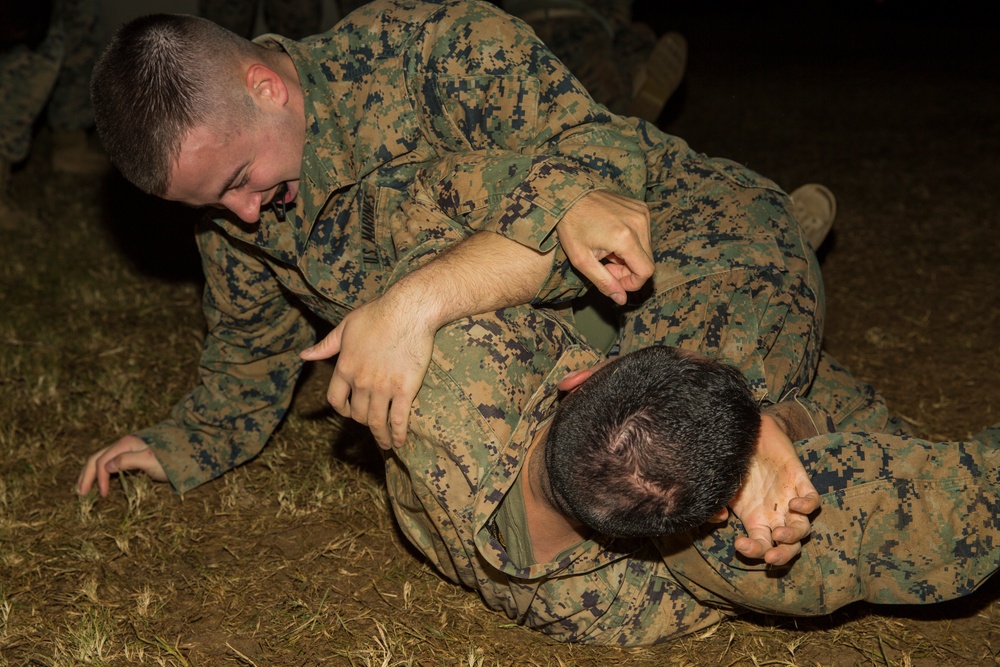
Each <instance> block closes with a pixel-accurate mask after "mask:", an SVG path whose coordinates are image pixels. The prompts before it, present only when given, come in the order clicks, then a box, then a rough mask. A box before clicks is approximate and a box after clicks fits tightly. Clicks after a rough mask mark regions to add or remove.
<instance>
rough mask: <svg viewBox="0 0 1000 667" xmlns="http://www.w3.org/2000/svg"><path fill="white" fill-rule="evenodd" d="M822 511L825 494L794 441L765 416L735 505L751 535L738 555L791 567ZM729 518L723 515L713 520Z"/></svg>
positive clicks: (732, 505)
mask: <svg viewBox="0 0 1000 667" xmlns="http://www.w3.org/2000/svg"><path fill="white" fill-rule="evenodd" d="M819 506H820V499H819V493H818V492H817V491H816V487H814V486H813V484H812V482H811V481H809V476H808V475H807V474H806V470H805V468H804V467H803V466H802V461H800V460H799V457H798V454H797V453H796V452H795V447H794V445H792V441H791V440H790V439H789V438H788V436H786V435H785V433H784V432H783V431H782V430H781V429H780V428H779V427H778V425H777V424H776V423H775V422H774V420H773V419H771V418H770V417H768V416H766V415H765V416H764V417H763V419H762V421H761V432H760V436H759V438H758V440H757V451H756V452H755V453H754V457H753V460H752V461H751V463H750V471H749V472H748V473H747V476H746V479H745V480H744V482H743V486H741V487H740V490H739V492H738V493H737V494H736V497H735V498H734V499H733V500H732V502H730V503H729V507H730V509H732V511H733V513H734V514H735V515H736V516H737V517H738V518H739V519H740V520H741V521H742V522H743V526H744V528H745V529H746V531H747V536H746V537H740V538H737V540H736V550H737V551H739V552H740V553H741V554H743V555H744V556H746V557H748V558H763V559H764V561H765V562H766V563H768V564H770V565H785V564H787V563H788V562H789V561H791V560H792V559H793V558H794V557H795V556H796V555H798V553H799V552H800V551H801V550H802V540H803V539H805V537H806V536H807V535H809V529H810V526H811V524H810V521H809V515H810V514H812V513H813V512H815V511H816V510H817V509H819ZM725 517H726V515H725V513H724V512H722V513H720V514H719V515H716V516H715V517H713V520H718V519H721V520H724V519H725Z"/></svg>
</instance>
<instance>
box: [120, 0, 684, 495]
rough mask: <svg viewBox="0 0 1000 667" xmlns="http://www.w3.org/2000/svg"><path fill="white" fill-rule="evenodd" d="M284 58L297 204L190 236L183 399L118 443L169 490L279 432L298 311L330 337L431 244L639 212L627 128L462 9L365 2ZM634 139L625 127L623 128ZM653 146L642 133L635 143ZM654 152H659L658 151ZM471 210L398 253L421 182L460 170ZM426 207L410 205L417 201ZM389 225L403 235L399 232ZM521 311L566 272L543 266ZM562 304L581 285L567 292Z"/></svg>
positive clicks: (635, 158) (496, 22)
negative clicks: (193, 357)
mask: <svg viewBox="0 0 1000 667" xmlns="http://www.w3.org/2000/svg"><path fill="white" fill-rule="evenodd" d="M260 40H261V42H262V43H264V44H266V45H268V46H271V47H274V48H281V49H284V50H285V51H286V52H287V53H288V54H289V55H290V56H291V58H292V59H293V61H294V62H295V65H296V67H297V69H298V74H299V79H300V81H301V83H302V84H303V89H304V92H305V96H306V97H305V108H306V121H307V135H308V136H307V141H306V146H305V149H304V157H303V164H302V173H301V178H300V194H299V197H298V199H297V201H296V208H295V210H294V214H292V212H291V211H290V212H289V215H288V219H287V220H286V221H284V222H282V221H279V220H277V218H276V217H275V214H274V213H273V212H271V211H265V212H263V214H262V216H261V219H260V221H259V222H258V223H257V224H253V225H246V224H242V223H239V222H234V221H232V220H228V219H219V220H215V221H212V222H211V223H207V224H205V225H204V226H203V227H202V228H201V229H200V230H199V232H198V244H199V249H200V252H201V255H202V260H203V265H204V270H205V277H206V287H205V294H204V310H205V315H206V318H207V320H208V335H207V337H206V340H205V344H204V348H203V353H202V359H201V368H200V374H201V383H200V385H199V386H198V387H196V388H195V389H194V390H193V391H192V392H191V393H190V394H189V395H188V396H187V397H185V398H184V399H183V400H182V401H181V402H180V403H179V404H178V405H177V406H176V407H175V408H174V410H173V411H172V413H171V415H170V418H169V419H167V420H166V421H164V422H161V423H160V424H157V425H156V426H154V427H152V428H149V429H145V430H143V431H140V432H138V433H136V435H138V436H139V437H140V438H142V439H143V440H145V441H146V442H147V443H149V444H150V446H151V447H152V448H153V450H154V452H155V453H156V456H157V458H158V459H159V460H160V461H161V463H162V464H163V466H164V468H165V470H166V471H167V474H168V476H169V478H170V481H171V483H172V484H173V486H174V488H175V489H176V490H177V491H179V492H183V491H185V490H187V489H190V488H193V487H195V486H197V485H198V484H201V483H203V482H205V481H207V480H209V479H212V478H214V477H216V476H218V475H220V474H222V473H223V472H225V471H226V470H228V469H230V468H232V467H234V466H236V465H238V464H240V463H242V462H244V461H246V460H248V459H249V458H251V457H253V456H254V455H256V454H257V453H258V452H259V451H260V449H261V447H262V446H263V444H264V443H265V442H266V440H267V438H268V437H269V436H270V434H271V432H272V431H273V429H274V428H275V426H276V425H277V423H278V421H279V420H280V419H281V417H282V416H283V414H284V412H285V411H286V409H287V406H288V403H289V401H290V396H291V391H292V388H293V386H294V384H295V381H296V378H297V375H298V372H299V370H300V365H301V364H300V361H299V359H298V355H297V353H298V351H299V350H300V349H302V348H304V347H305V346H307V345H308V344H311V342H312V340H313V338H314V335H315V334H314V332H313V331H312V330H311V328H310V327H309V326H308V325H307V323H306V320H305V319H304V317H303V315H302V313H301V312H300V310H299V308H300V306H304V307H305V308H306V309H308V310H310V311H312V312H313V313H315V314H317V315H318V316H320V317H321V318H322V319H324V320H326V321H327V322H330V323H332V324H336V323H337V322H339V321H340V320H341V319H342V318H343V316H344V315H345V314H346V313H347V312H348V311H350V310H351V309H353V308H355V307H357V306H358V305H361V304H363V303H365V302H366V301H368V300H370V299H371V298H373V297H375V296H377V295H378V294H380V293H381V292H382V291H383V290H384V289H386V288H387V287H388V286H389V285H391V284H392V282H393V281H394V280H395V279H396V278H397V277H398V276H400V275H404V274H405V273H406V272H408V271H410V270H412V269H414V268H416V267H417V266H419V265H420V264H421V263H422V262H424V261H426V260H427V258H429V257H431V256H433V254H434V253H435V252H438V251H439V250H440V248H441V247H443V246H444V245H446V244H448V243H453V242H455V241H457V240H461V239H462V238H464V237H465V236H468V235H470V234H471V233H473V232H475V231H477V230H489V231H493V232H496V233H499V234H503V235H505V236H507V237H509V238H512V239H515V240H517V241H518V242H521V243H523V244H525V245H527V246H529V247H533V248H537V249H539V250H549V249H551V248H553V247H554V246H555V244H556V239H555V235H554V234H553V229H554V227H555V225H556V223H557V222H558V221H559V219H560V218H561V216H562V215H563V214H564V213H565V211H566V210H567V208H568V207H570V206H571V205H572V204H573V203H575V202H576V201H577V200H578V199H579V198H580V197H582V196H583V195H585V194H587V193H588V192H591V191H593V190H595V189H607V190H611V191H614V192H617V193H621V194H625V195H629V196H633V197H639V198H641V197H642V196H643V194H644V192H645V180H646V169H645V164H646V162H645V155H644V146H642V145H641V138H640V132H638V131H637V127H638V128H641V127H642V125H641V121H634V122H633V121H627V120H625V119H621V118H618V117H616V116H613V115H611V114H609V113H607V111H606V110H605V109H603V108H602V107H600V106H598V105H596V104H595V103H594V102H593V101H592V100H591V99H590V97H589V96H588V95H587V94H586V92H585V91H584V90H583V89H582V88H581V87H580V85H579V84H578V83H577V82H576V80H575V79H574V78H573V77H572V76H571V75H570V74H569V72H568V71H567V70H566V69H565V68H564V67H563V66H562V65H561V64H560V63H559V62H558V60H556V59H555V58H554V57H553V56H552V55H551V53H550V52H549V51H548V49H546V48H545V46H544V45H543V44H542V43H541V42H539V41H538V40H537V39H536V38H535V37H534V35H533V34H532V33H531V32H530V30H528V29H527V28H526V27H525V26H524V25H523V24H522V23H520V22H519V21H517V20H515V19H512V18H511V17H509V16H507V15H506V14H504V13H503V12H501V11H500V10H498V9H497V8H496V7H494V6H493V5H491V4H488V3H484V2H477V1H476V0H462V1H456V0H451V1H448V0H444V1H437V2H435V1H423V0H399V1H397V2H389V1H384V0H380V1H377V2H372V3H370V4H368V5H366V6H365V7H363V8H361V9H360V10H359V11H357V12H354V13H352V14H351V16H350V17H348V19H347V20H345V21H344V22H341V23H340V24H338V25H337V26H336V27H335V28H334V29H333V30H331V31H330V32H328V33H325V34H322V35H318V36H316V37H311V38H308V39H306V40H304V41H302V42H294V41H291V40H287V39H284V38H279V37H276V36H264V37H262V38H260ZM637 124H638V125H637ZM650 131H654V132H655V130H652V129H651V130H650ZM662 140H663V141H670V139H669V138H667V137H665V136H663V138H662ZM470 155H475V156H477V157H478V158H481V159H480V160H478V162H477V164H476V166H475V169H474V170H473V171H470V172H469V173H468V176H469V177H470V178H471V179H473V180H474V181H475V183H477V184H478V189H477V190H476V192H477V196H475V197H466V198H465V199H464V201H463V204H462V206H463V207H464V208H462V207H458V206H451V205H448V201H447V197H444V198H443V200H442V201H441V202H438V203H439V204H444V207H443V210H444V211H446V212H447V213H448V214H449V215H446V216H443V215H440V214H436V217H433V221H436V222H439V223H441V230H440V231H439V232H433V233H429V232H426V230H425V231H424V233H423V234H422V236H421V238H420V239H419V240H420V241H421V242H422V243H423V244H424V245H423V246H422V247H420V248H414V247H412V246H410V247H409V248H408V249H407V251H406V252H403V251H401V249H400V247H399V245H398V244H397V241H396V239H394V238H393V233H392V222H391V220H390V219H391V217H392V215H393V214H394V213H395V214H397V215H403V216H405V215H406V210H405V209H406V208H407V207H408V206H411V205H412V203H413V202H414V200H415V193H416V192H417V191H418V190H420V189H421V188H420V183H421V181H420V178H421V174H428V173H429V174H432V176H431V177H432V178H434V179H436V178H438V176H437V174H438V173H439V172H440V171H441V169H442V168H449V167H448V165H454V166H455V168H461V166H460V163H461V158H462V157H463V156H470ZM425 203H426V201H425ZM403 222H405V220H403ZM553 267H554V268H553V278H552V280H550V281H549V283H548V284H547V285H546V287H545V288H544V289H543V290H542V292H541V293H540V294H539V296H538V300H539V301H540V300H543V299H556V298H561V297H562V296H564V293H563V292H560V291H558V290H557V289H556V287H557V286H560V285H564V284H565V278H566V277H567V276H568V275H569V274H570V273H571V272H570V270H569V266H568V263H567V262H566V261H565V257H564V256H562V255H559V254H557V261H554V263H553ZM570 282H571V283H572V284H571V289H579V288H581V286H582V284H581V283H580V282H579V281H578V280H576V279H574V280H571V281H570Z"/></svg>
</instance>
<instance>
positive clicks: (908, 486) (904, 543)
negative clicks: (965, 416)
mask: <svg viewBox="0 0 1000 667" xmlns="http://www.w3.org/2000/svg"><path fill="white" fill-rule="evenodd" d="M809 398H810V399H812V400H815V401H816V402H817V403H819V404H822V405H825V406H827V408H828V409H830V410H831V414H832V415H833V421H834V422H835V423H836V424H837V426H839V427H841V428H844V427H846V428H852V429H864V430H854V431H843V432H838V433H832V434H829V435H822V436H817V437H814V438H810V439H808V440H805V441H802V442H799V443H796V444H797V447H798V448H799V451H800V455H801V457H802V460H803V463H804V464H805V467H806V470H807V471H808V472H809V474H810V477H811V479H812V481H813V484H815V486H816V488H817V489H818V490H819V492H820V494H821V496H822V507H821V509H820V511H819V513H818V514H817V516H816V517H815V519H814V520H813V530H812V535H811V536H810V537H809V538H808V539H807V540H806V542H805V543H804V545H803V548H802V554H801V556H800V557H799V558H797V559H796V560H795V561H794V562H793V563H792V564H791V565H789V566H788V567H785V568H780V569H775V568H770V567H767V566H764V565H761V564H759V563H750V562H747V561H745V560H743V559H741V558H740V557H739V556H738V555H737V554H736V551H735V549H734V547H733V543H734V541H735V539H736V538H737V537H738V536H739V535H741V534H742V532H743V531H742V527H741V526H740V525H739V522H738V521H737V520H732V521H731V522H730V524H729V525H728V526H725V527H721V528H718V529H714V530H713V529H706V530H704V531H703V532H702V533H701V534H699V535H696V536H695V537H694V541H693V547H690V546H689V547H688V548H686V549H680V550H678V548H679V545H678V544H677V543H674V544H671V545H664V553H665V554H667V555H665V557H664V560H665V562H666V563H667V566H668V567H669V569H670V572H671V574H672V575H674V576H675V577H676V578H677V579H678V581H680V582H681V584H682V585H684V586H685V588H687V589H688V590H689V591H691V592H692V594H693V595H694V596H695V597H696V598H697V599H698V600H699V602H700V603H702V604H704V605H706V606H708V607H715V608H718V609H720V610H723V611H729V612H737V611H740V610H743V609H754V610H758V611H763V612H772V613H778V614H785V615H815V614H827V613H830V612H832V611H834V610H835V609H837V608H839V607H842V606H844V605H846V604H849V603H851V602H854V601H858V600H866V601H868V602H873V603H879V604H924V603H931V602H940V601H943V600H949V599H953V598H957V597H961V596H963V595H967V594H969V593H971V592H972V591H973V590H975V589H976V588H977V587H978V586H979V585H980V584H982V583H983V582H984V581H985V580H986V579H987V578H988V577H989V576H990V575H991V574H993V572H995V571H996V569H997V566H998V565H1000V495H998V494H1000V468H998V466H1000V424H998V425H995V426H994V427H992V428H989V429H986V430H984V431H982V432H981V433H979V434H978V435H977V436H975V438H973V439H972V440H970V441H968V442H941V443H934V442H928V441H926V440H920V439H917V438H912V437H908V436H904V435H898V434H888V433H882V432H880V431H886V432H890V431H895V430H898V429H897V426H898V423H894V422H893V421H892V420H891V419H889V416H888V411H887V410H886V408H885V403H884V401H883V400H882V399H881V397H879V396H878V395H877V394H876V393H875V392H874V391H873V390H872V389H871V387H869V386H867V385H865V384H864V383H862V382H858V381H856V380H854V379H853V378H852V377H851V376H850V374H848V373H847V372H846V371H844V370H843V369H841V368H839V367H838V366H837V365H836V364H835V363H832V362H831V361H830V360H823V361H822V362H821V365H820V370H819V372H818V374H817V380H816V384H815V385H814V387H813V390H812V392H811V393H810V395H809ZM688 544H689V545H690V541H689V542H688Z"/></svg>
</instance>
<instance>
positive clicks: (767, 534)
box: [735, 526, 774, 558]
mask: <svg viewBox="0 0 1000 667" xmlns="http://www.w3.org/2000/svg"><path fill="white" fill-rule="evenodd" d="M746 530H747V537H740V538H737V540H736V542H735V546H736V550H737V551H739V552H740V553H741V554H743V555H744V556H746V557H747V558H763V557H764V554H766V553H767V551H768V549H771V547H772V546H773V544H774V543H773V542H772V541H771V529H770V528H769V527H767V526H754V527H750V526H747V527H746Z"/></svg>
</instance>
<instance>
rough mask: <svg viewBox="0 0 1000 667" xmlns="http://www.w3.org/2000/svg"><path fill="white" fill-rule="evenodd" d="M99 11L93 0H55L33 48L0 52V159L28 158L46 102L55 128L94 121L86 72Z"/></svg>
mask: <svg viewBox="0 0 1000 667" xmlns="http://www.w3.org/2000/svg"><path fill="white" fill-rule="evenodd" d="M98 11H99V10H98V4H97V0H59V2H56V5H55V10H54V13H53V19H52V25H51V26H50V28H49V31H48V34H47V35H46V37H45V40H44V41H43V42H42V43H41V44H40V45H39V46H38V48H37V49H34V50H32V49H29V48H27V47H26V46H17V47H15V48H13V49H10V50H8V51H6V52H4V53H2V54H0V99H2V100H3V104H2V105H0V158H3V159H5V160H7V161H9V162H19V161H21V160H23V159H24V158H25V157H27V155H28V150H29V148H30V146H31V129H32V126H33V125H34V123H35V121H36V120H37V119H38V116H39V115H40V114H41V113H42V110H43V109H45V108H46V103H47V104H48V109H47V113H48V118H47V119H48V122H49V125H51V126H52V128H53V129H56V130H79V129H86V128H89V127H90V126H91V125H93V121H94V119H93V114H92V113H91V110H90V72H91V70H92V69H93V67H94V61H95V59H96V58H97V48H98V44H99V43H100V33H99V31H98V29H97V27H98V20H99V16H98Z"/></svg>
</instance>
